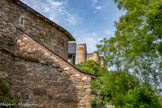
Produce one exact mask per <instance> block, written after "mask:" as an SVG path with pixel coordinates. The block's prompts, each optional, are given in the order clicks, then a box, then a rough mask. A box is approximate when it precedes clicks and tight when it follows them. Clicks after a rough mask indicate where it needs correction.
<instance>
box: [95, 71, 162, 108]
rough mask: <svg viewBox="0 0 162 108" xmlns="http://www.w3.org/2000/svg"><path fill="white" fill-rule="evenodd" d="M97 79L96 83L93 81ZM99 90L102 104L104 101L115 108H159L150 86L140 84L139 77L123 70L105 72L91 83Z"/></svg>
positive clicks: (158, 102) (156, 97)
mask: <svg viewBox="0 0 162 108" xmlns="http://www.w3.org/2000/svg"><path fill="white" fill-rule="evenodd" d="M96 81H98V82H97V83H96V84H95V82H96ZM93 84H95V86H97V88H95V89H93V90H96V91H100V93H101V94H100V96H99V97H100V99H101V101H99V102H98V104H102V105H103V106H104V105H105V104H106V103H111V104H112V105H115V107H116V108H160V101H158V96H157V95H156V91H154V90H153V89H152V87H151V86H148V85H147V86H146V85H145V84H140V81H139V79H137V78H136V77H134V76H132V75H130V74H126V73H125V72H115V71H112V72H107V73H104V75H103V76H101V77H99V78H97V79H95V80H94V82H93V83H92V86H93Z"/></svg>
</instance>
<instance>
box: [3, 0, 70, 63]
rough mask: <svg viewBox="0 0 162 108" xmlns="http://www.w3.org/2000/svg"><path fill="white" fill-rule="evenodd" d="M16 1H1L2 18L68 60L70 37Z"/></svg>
mask: <svg viewBox="0 0 162 108" xmlns="http://www.w3.org/2000/svg"><path fill="white" fill-rule="evenodd" d="M15 1H18V0H1V1H0V13H1V16H3V17H4V16H5V17H6V19H5V18H4V19H5V20H6V21H7V20H9V21H10V22H11V23H12V25H13V26H16V27H17V28H19V29H21V30H22V31H23V32H24V33H26V34H30V36H31V37H32V38H34V39H35V40H37V41H39V42H40V43H41V44H43V45H44V46H46V47H48V48H49V49H50V50H52V51H53V52H55V53H57V54H59V55H60V56H61V57H63V58H64V59H66V60H67V58H68V41H69V37H68V36H67V35H66V34H65V33H63V32H61V30H59V28H58V27H55V26H53V25H52V24H50V23H49V22H47V20H46V19H43V18H41V16H40V15H39V14H35V13H33V12H32V11H30V10H31V9H29V8H28V7H26V6H24V7H23V5H22V6H20V2H18V3H19V4H18V3H17V2H15Z"/></svg>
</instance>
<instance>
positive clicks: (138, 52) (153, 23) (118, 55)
mask: <svg viewBox="0 0 162 108" xmlns="http://www.w3.org/2000/svg"><path fill="white" fill-rule="evenodd" d="M114 1H115V3H117V5H118V8H119V9H123V10H125V11H126V14H125V15H123V16H121V17H120V19H119V21H118V22H115V26H116V31H115V36H114V37H111V38H110V39H106V38H105V39H103V40H101V42H100V44H99V45H97V47H98V51H99V53H100V55H103V56H104V59H105V61H106V63H105V64H106V65H107V67H108V69H113V70H117V71H124V72H127V73H131V74H134V76H137V77H138V78H139V79H140V81H141V82H144V83H148V84H152V85H153V86H154V88H155V89H158V90H161V89H162V88H161V87H160V83H161V82H162V56H161V55H162V0H114Z"/></svg>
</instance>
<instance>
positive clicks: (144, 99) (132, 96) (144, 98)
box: [124, 87, 160, 108]
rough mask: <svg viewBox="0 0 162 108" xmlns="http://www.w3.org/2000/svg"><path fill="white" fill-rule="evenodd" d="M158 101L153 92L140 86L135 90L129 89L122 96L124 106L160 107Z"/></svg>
mask: <svg viewBox="0 0 162 108" xmlns="http://www.w3.org/2000/svg"><path fill="white" fill-rule="evenodd" d="M159 102H160V101H159ZM159 102H158V98H157V96H156V95H155V94H154V92H150V91H149V90H148V89H147V88H142V87H139V88H137V89H136V90H133V89H130V90H129V91H128V93H127V94H126V96H124V103H125V107H126V108H160V103H159Z"/></svg>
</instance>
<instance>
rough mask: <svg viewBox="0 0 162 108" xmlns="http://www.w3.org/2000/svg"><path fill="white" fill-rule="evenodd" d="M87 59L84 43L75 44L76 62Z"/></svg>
mask: <svg viewBox="0 0 162 108" xmlns="http://www.w3.org/2000/svg"><path fill="white" fill-rule="evenodd" d="M86 60H87V47H86V43H84V44H79V45H78V46H77V64H80V63H83V62H86Z"/></svg>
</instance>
